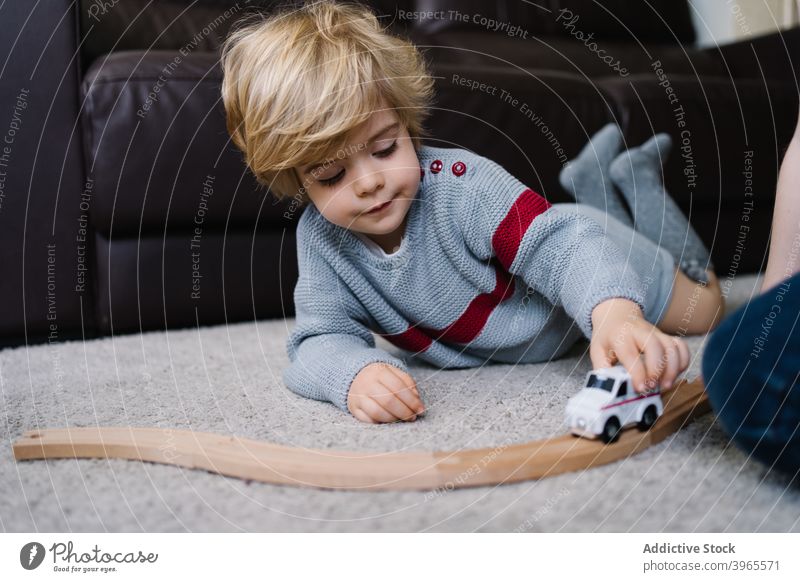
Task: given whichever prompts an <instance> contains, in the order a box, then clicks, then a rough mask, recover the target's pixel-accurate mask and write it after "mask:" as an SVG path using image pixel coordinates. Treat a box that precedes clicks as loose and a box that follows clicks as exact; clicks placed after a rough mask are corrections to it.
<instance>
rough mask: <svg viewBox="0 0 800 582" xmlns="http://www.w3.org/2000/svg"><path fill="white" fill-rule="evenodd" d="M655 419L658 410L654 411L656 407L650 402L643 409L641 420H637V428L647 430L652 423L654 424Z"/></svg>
mask: <svg viewBox="0 0 800 582" xmlns="http://www.w3.org/2000/svg"><path fill="white" fill-rule="evenodd" d="M656 419H658V412H657V411H656V407H655V406H653V405H652V404H651V405H650V406H648V407H647V408H645V409H644V414H642V420H640V421H639V430H647V429H649V428H650V427H651V426H653V424H655V422H656Z"/></svg>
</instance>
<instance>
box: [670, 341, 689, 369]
mask: <svg viewBox="0 0 800 582" xmlns="http://www.w3.org/2000/svg"><path fill="white" fill-rule="evenodd" d="M672 339H673V341H674V342H675V343H676V344H677V346H678V354H679V355H680V372H678V373H679V374H680V373H682V372H683V371H684V370H685V369H686V368H688V367H689V364H690V363H691V361H692V355H691V354H690V353H689V346H688V345H686V342H685V341H683V340H682V339H680V338H677V337H675V338H672Z"/></svg>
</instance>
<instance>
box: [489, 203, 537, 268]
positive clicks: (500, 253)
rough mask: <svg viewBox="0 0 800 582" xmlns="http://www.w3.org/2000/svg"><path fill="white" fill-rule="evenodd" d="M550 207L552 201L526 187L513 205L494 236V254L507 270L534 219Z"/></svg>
mask: <svg viewBox="0 0 800 582" xmlns="http://www.w3.org/2000/svg"><path fill="white" fill-rule="evenodd" d="M548 208H550V203H549V202H548V201H547V200H545V199H544V198H543V197H542V196H540V195H539V194H537V193H536V192H534V191H533V190H531V189H530V188H527V189H525V191H524V192H522V194H520V195H519V197H518V198H517V199H516V200H515V201H514V204H512V205H511V208H510V209H509V211H508V214H506V216H505V218H503V220H502V221H501V222H500V224H499V225H498V227H497V230H496V231H495V232H494V236H492V249H494V254H495V255H496V256H497V258H498V259H499V260H500V263H501V264H502V265H503V267H504V268H505V269H506V270H510V269H511V263H513V262H514V258H515V257H516V256H517V251H518V250H519V245H520V243H522V237H524V236H525V232H527V230H528V227H529V226H530V225H531V223H532V222H533V219H534V218H536V217H537V216H539V215H540V214H542V213H543V212H544V211H546V210H547V209H548Z"/></svg>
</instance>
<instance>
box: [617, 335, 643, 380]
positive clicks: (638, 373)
mask: <svg viewBox="0 0 800 582" xmlns="http://www.w3.org/2000/svg"><path fill="white" fill-rule="evenodd" d="M617 357H618V358H619V363H620V364H622V365H623V366H625V369H626V370H627V371H628V374H630V375H631V382H632V383H633V387H634V390H636V391H637V392H644V391H645V390H647V388H641V387H642V386H645V379H646V378H647V370H646V369H645V365H644V363H643V362H642V359H641V358H640V357H639V348H638V347H636V345H635V344H633V343H630V342H627V343H625V344H623V345H621V346H620V347H619V350H618V351H617Z"/></svg>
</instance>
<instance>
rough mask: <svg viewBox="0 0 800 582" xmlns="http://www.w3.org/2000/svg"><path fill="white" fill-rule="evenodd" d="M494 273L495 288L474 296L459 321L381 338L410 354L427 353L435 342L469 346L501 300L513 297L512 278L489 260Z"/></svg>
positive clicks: (423, 327)
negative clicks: (441, 326)
mask: <svg viewBox="0 0 800 582" xmlns="http://www.w3.org/2000/svg"><path fill="white" fill-rule="evenodd" d="M492 264H493V267H494V273H495V285H494V289H493V290H492V291H491V292H490V293H481V294H479V295H477V296H476V297H475V298H474V299H473V300H472V301H470V304H469V305H468V306H467V308H466V309H465V310H464V313H462V314H461V315H460V316H459V318H458V319H456V320H455V321H454V322H453V323H451V324H450V325H448V326H447V327H445V328H443V329H434V328H432V327H425V326H423V325H417V326H415V327H409V328H408V329H407V330H405V331H404V332H402V333H398V334H389V335H384V336H383V337H385V338H386V339H387V340H389V341H390V342H392V343H393V344H394V345H396V346H397V347H399V348H401V349H404V350H409V351H412V352H422V351H425V350H427V349H428V348H429V347H430V345H431V343H433V342H434V341H436V340H439V341H442V340H444V341H449V342H455V343H463V344H466V343H469V342H471V341H472V340H473V339H475V338H476V337H478V334H480V333H481V331H482V330H483V328H484V326H485V325H486V322H487V321H488V320H489V316H490V315H491V314H492V312H493V311H494V309H495V307H497V306H498V305H499V304H500V303H501V302H502V301H505V300H506V299H508V298H509V297H511V296H512V295H513V294H514V278H513V277H512V276H511V274H510V273H508V271H506V270H505V269H503V267H502V266H501V265H499V264H497V262H496V261H494V260H493V261H492Z"/></svg>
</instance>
